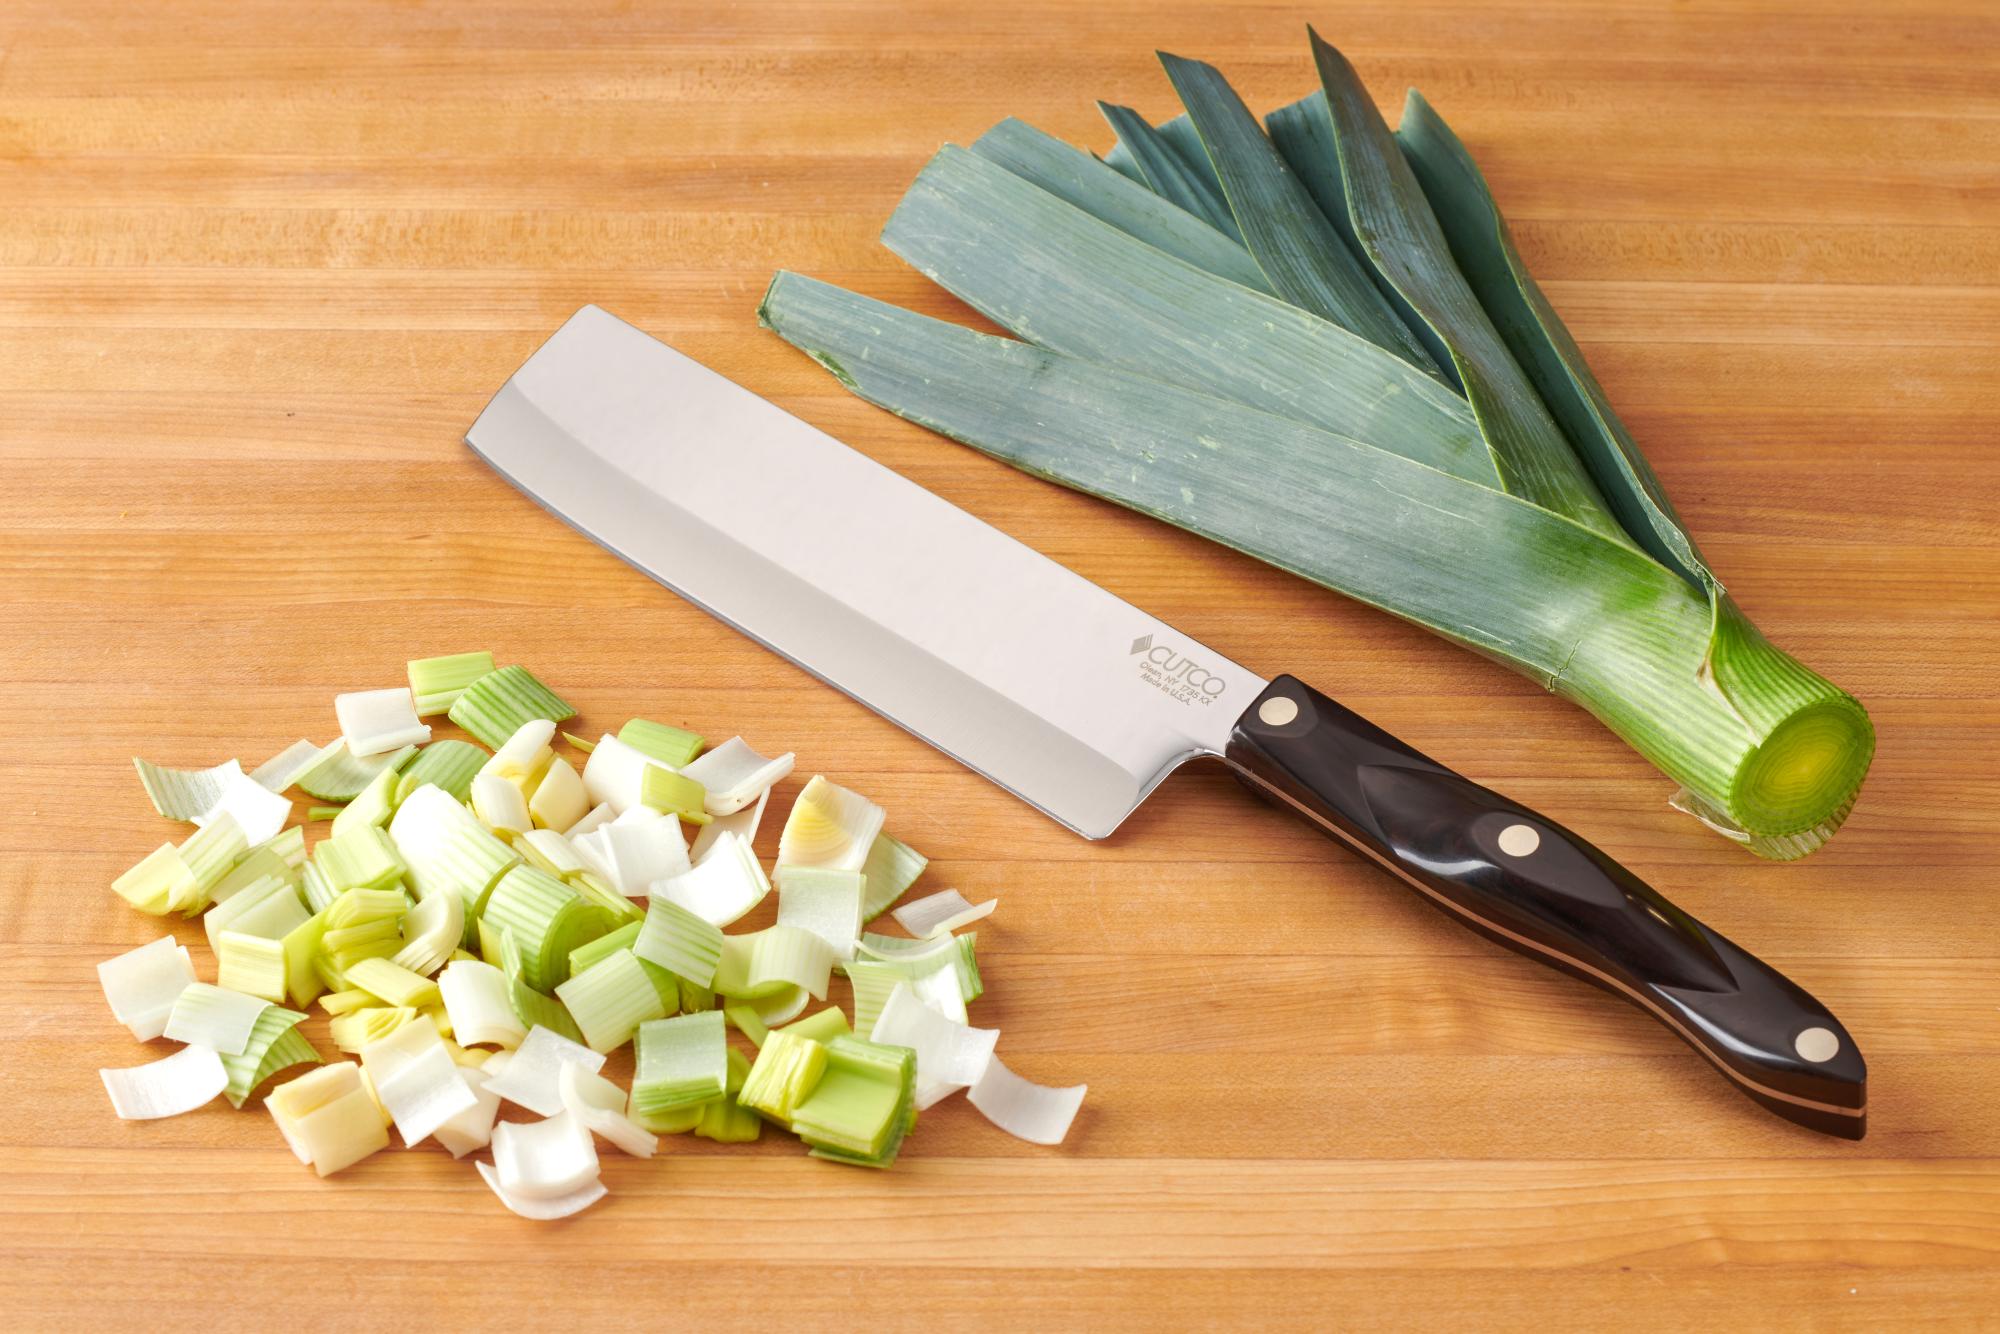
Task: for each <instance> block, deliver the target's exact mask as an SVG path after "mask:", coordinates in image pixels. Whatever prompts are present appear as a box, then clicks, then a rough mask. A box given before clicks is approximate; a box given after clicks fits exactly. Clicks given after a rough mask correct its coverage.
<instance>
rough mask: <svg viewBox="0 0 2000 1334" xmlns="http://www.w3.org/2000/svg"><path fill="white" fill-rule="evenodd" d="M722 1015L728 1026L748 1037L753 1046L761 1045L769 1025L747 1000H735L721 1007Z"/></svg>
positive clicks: (768, 1031)
mask: <svg viewBox="0 0 2000 1334" xmlns="http://www.w3.org/2000/svg"><path fill="white" fill-rule="evenodd" d="M722 1017H723V1018H724V1019H725V1020H727V1021H728V1023H729V1026H730V1027H731V1028H733V1029H735V1030H736V1031H737V1032H739V1033H741V1034H742V1035H743V1036H744V1037H746V1038H749V1039H750V1045H751V1046H753V1047H762V1046H763V1045H764V1038H765V1036H766V1035H768V1034H769V1033H770V1031H771V1026H770V1025H769V1024H767V1023H765V1022H764V1016H762V1015H760V1014H758V1013H757V1007H756V1006H755V1005H752V1004H751V1003H750V1002H749V1001H737V1002H735V1003H733V1004H730V1005H725V1006H723V1007H722Z"/></svg>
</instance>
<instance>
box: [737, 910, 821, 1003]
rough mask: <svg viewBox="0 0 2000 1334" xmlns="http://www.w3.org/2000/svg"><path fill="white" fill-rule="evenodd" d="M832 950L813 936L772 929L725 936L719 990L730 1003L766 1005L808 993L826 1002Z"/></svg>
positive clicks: (789, 928) (784, 928) (794, 929)
mask: <svg viewBox="0 0 2000 1334" xmlns="http://www.w3.org/2000/svg"><path fill="white" fill-rule="evenodd" d="M832 970H833V949H832V947H831V946H829V945H828V944H827V943H826V942H825V941H824V940H822V939H820V938H819V937H818V936H816V935H814V934H813V933H812V932H810V931H806V930H803V929H801V928H799V927H795V926H767V927H765V928H764V929H763V930H762V931H752V932H749V933H748V934H746V935H739V936H724V937H723V939H722V953H721V957H720V958H719V959H718V961H717V963H716V970H715V989H716V991H717V992H719V993H720V994H722V995H724V996H727V997H729V998H730V999H731V1000H747V1001H756V1000H765V999H769V998H771V997H775V996H778V995H781V994H784V993H787V992H789V991H791V990H792V989H793V988H794V987H801V988H804V989H805V990H806V991H807V992H810V993H811V994H812V996H813V997H814V999H817V1000H824V999H825V998H826V984H827V979H828V977H829V976H830V975H831V973H832Z"/></svg>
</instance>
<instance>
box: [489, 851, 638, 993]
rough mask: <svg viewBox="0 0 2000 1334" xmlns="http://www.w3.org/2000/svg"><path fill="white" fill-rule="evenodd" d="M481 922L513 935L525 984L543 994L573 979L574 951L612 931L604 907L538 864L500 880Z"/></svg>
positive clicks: (495, 929) (494, 888)
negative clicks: (572, 952) (519, 954)
mask: <svg viewBox="0 0 2000 1334" xmlns="http://www.w3.org/2000/svg"><path fill="white" fill-rule="evenodd" d="M480 921H481V923H482V924H484V925H489V926H491V927H492V928H493V930H494V931H495V932H496V933H498V932H500V931H503V930H504V931H508V932H511V933H512V934H513V936H514V939H515V940H516V941H517V942H518V943H519V945H520V947H521V965H522V967H521V976H522V980H523V981H525V982H526V983H527V984H528V985H529V986H531V987H533V988H535V989H536V990H537V991H543V992H549V991H553V990H555V989H556V987H557V986H559V985H561V983H562V982H563V981H564V980H566V979H567V978H568V977H569V955H570V951H571V950H573V949H575V948H576V947H577V946H578V945H581V944H583V943H584V942H585V941H587V940H595V939H596V938H597V937H598V936H601V935H603V934H604V933H605V932H607V931H609V930H611V929H612V922H611V917H610V914H608V913H606V912H605V911H604V909H602V908H600V907H598V906H597V905H595V904H593V903H590V902H589V901H587V900H586V899H585V898H584V897H583V896H582V895H580V894H578V893H577V892H576V890H574V889H572V888H571V887H570V886H568V885H566V884H564V883H563V882H562V881H560V880H558V879H556V878H555V877H554V876H552V875H549V874H547V873H545V872H542V871H537V870H536V869H535V868H534V867H532V866H516V867H515V868H514V869H513V870H511V871H509V872H507V874H506V875H504V876H502V877H501V878H500V883H499V884H497V885H495V886H494V887H493V893H492V895H491V896H490V897H488V899H487V900H486V908H485V911H484V913H483V914H482V915H481V917H480Z"/></svg>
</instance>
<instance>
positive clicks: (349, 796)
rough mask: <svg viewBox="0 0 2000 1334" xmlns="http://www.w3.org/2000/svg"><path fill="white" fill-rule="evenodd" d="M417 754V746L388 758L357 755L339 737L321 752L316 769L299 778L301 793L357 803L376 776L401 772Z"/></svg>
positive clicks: (330, 799)
mask: <svg viewBox="0 0 2000 1334" xmlns="http://www.w3.org/2000/svg"><path fill="white" fill-rule="evenodd" d="M416 753H417V748H416V747H415V746H404V747H403V748H402V749H401V750H396V751H390V752H389V753H388V754H386V755H369V756H356V755H353V754H351V753H350V752H349V751H348V749H347V742H346V741H345V740H344V739H339V738H336V739H335V740H334V741H333V742H332V743H331V744H330V745H328V746H327V747H325V748H324V749H323V750H321V751H320V753H319V758H317V759H316V760H314V761H313V763H312V767H310V768H308V769H307V770H306V771H305V772H304V773H302V774H300V775H299V776H298V780H297V781H298V785H299V791H301V792H303V793H305V794H306V795H307V796H309V797H318V798H319V799H320V800H321V801H353V800H354V799H355V798H356V797H358V796H360V795H361V793H362V792H363V790H365V789H366V788H367V786H368V785H369V784H370V783H372V782H374V781H375V775H376V774H379V773H381V772H382V771H383V770H384V769H394V770H397V771H398V772H400V771H401V770H402V767H403V766H404V765H405V764H407V763H409V762H410V760H411V758H412V757H414V756H415V755H416Z"/></svg>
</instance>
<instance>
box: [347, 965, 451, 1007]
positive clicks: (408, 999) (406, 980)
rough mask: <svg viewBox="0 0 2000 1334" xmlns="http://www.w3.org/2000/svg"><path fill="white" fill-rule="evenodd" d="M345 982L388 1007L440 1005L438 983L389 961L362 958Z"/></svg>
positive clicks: (350, 970)
mask: <svg viewBox="0 0 2000 1334" xmlns="http://www.w3.org/2000/svg"><path fill="white" fill-rule="evenodd" d="M347 983H348V985H349V986H350V987H358V988H359V989H361V990H362V991H365V992H367V993H368V994H369V995H371V996H375V997H378V998H379V999H380V1000H382V1002H383V1003H385V1004H388V1005H407V1006H413V1007H415V1008H417V1009H419V1010H421V1009H423V1008H424V1007H426V1006H430V1005H436V1004H439V1003H440V997H439V995H438V988H437V983H435V982H433V981H431V980H430V978H428V977H425V976H424V975H423V974H422V973H414V972H411V971H410V970H409V969H407V968H404V967H402V966H401V965H400V964H397V963H395V962H393V961H392V960H389V959H362V960H359V961H358V962H356V963H355V965H354V966H353V967H352V968H350V969H348V970H347Z"/></svg>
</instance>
